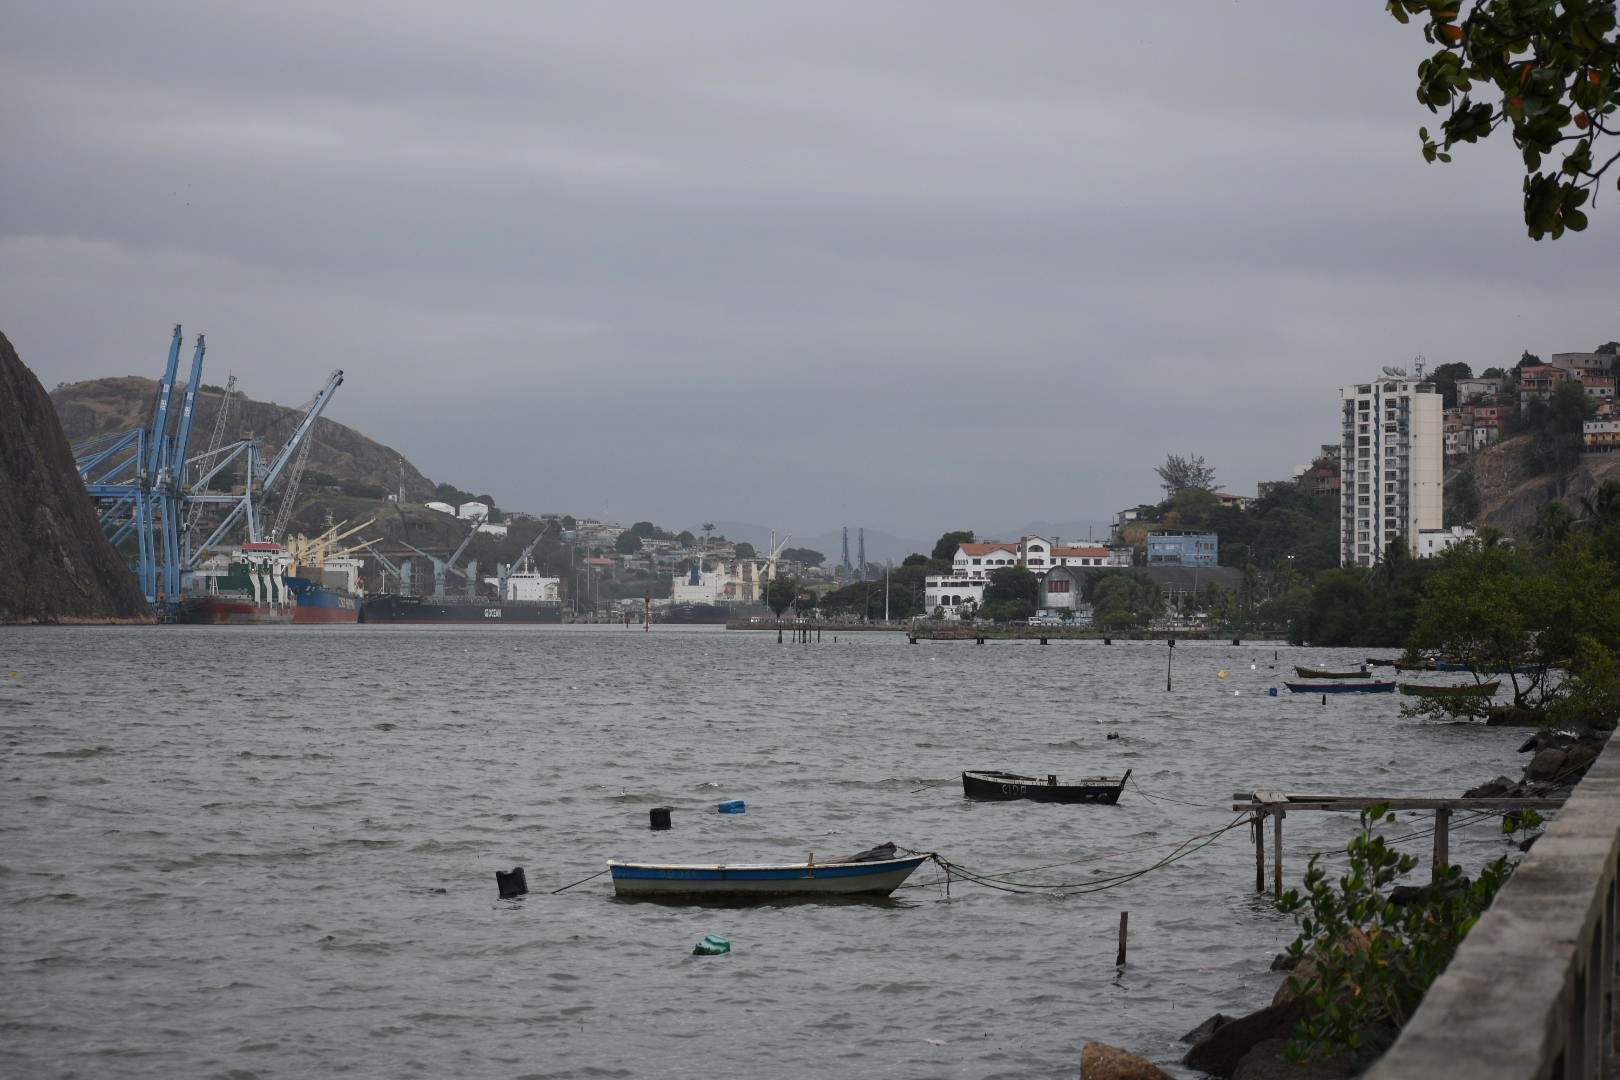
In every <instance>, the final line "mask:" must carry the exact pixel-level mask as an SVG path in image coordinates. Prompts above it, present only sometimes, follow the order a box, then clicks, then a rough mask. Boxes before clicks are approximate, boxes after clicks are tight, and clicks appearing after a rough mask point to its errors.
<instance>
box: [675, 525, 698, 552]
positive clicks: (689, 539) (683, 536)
mask: <svg viewBox="0 0 1620 1080" xmlns="http://www.w3.org/2000/svg"><path fill="white" fill-rule="evenodd" d="M675 542H676V543H677V544H679V545H681V547H683V548H689V547H696V546H697V537H695V536H693V535H692V530H691V529H682V530H681V531H680V534H679V535H677V536H676V537H675Z"/></svg>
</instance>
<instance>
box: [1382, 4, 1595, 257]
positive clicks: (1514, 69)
mask: <svg viewBox="0 0 1620 1080" xmlns="http://www.w3.org/2000/svg"><path fill="white" fill-rule="evenodd" d="M1386 6H1387V8H1388V9H1389V11H1390V13H1391V14H1392V15H1394V16H1395V18H1396V19H1397V20H1399V21H1400V22H1402V23H1405V22H1408V21H1409V20H1410V18H1411V16H1413V15H1417V16H1419V17H1420V18H1422V19H1426V20H1427V23H1426V25H1425V26H1424V28H1423V36H1424V39H1425V40H1427V41H1428V42H1430V43H1431V44H1433V45H1436V46H1438V47H1439V48H1438V50H1437V51H1436V52H1435V53H1434V54H1433V55H1432V56H1430V57H1429V58H1428V59H1427V60H1425V61H1423V62H1422V63H1421V64H1419V65H1418V89H1417V98H1418V101H1419V103H1421V104H1422V105H1425V106H1427V107H1428V109H1429V111H1430V112H1433V113H1439V112H1440V110H1441V109H1445V110H1446V118H1445V119H1444V120H1442V121H1441V123H1440V139H1439V141H1438V142H1437V141H1436V140H1435V139H1434V138H1431V137H1430V135H1429V129H1428V128H1426V127H1424V128H1419V129H1418V137H1419V138H1421V139H1422V140H1423V157H1424V159H1425V160H1427V161H1429V162H1435V161H1442V162H1448V161H1450V160H1451V152H1450V151H1451V148H1452V147H1453V146H1455V145H1457V144H1458V143H1473V142H1478V141H1479V140H1480V139H1484V138H1487V137H1489V136H1490V135H1491V133H1492V132H1494V131H1495V130H1497V129H1498V128H1499V127H1502V126H1504V125H1506V126H1507V127H1509V128H1510V129H1511V131H1512V133H1513V142H1514V144H1515V145H1516V146H1517V147H1518V148H1519V152H1520V154H1521V155H1522V157H1523V159H1524V171H1525V176H1524V185H1523V190H1524V223H1525V226H1526V228H1527V229H1528V230H1529V234H1530V238H1531V239H1532V240H1540V239H1541V238H1542V237H1543V236H1547V235H1551V236H1552V238H1553V239H1555V240H1556V239H1558V238H1559V237H1560V236H1562V235H1563V234H1564V230H1565V229H1572V230H1574V231H1576V232H1579V231H1580V230H1582V229H1584V228H1586V213H1585V211H1583V210H1582V209H1581V207H1582V206H1583V205H1584V204H1585V203H1586V202H1587V200H1588V198H1590V196H1591V195H1592V193H1593V192H1594V191H1595V190H1596V189H1597V186H1598V184H1599V183H1601V182H1602V179H1603V174H1604V172H1605V171H1607V170H1608V168H1609V167H1610V166H1611V165H1613V164H1614V163H1615V161H1616V159H1620V153H1616V154H1614V155H1613V156H1611V157H1608V158H1607V159H1604V158H1602V156H1601V155H1602V154H1603V153H1607V152H1608V149H1609V148H1608V147H1607V146H1605V147H1604V149H1603V150H1602V151H1601V152H1600V151H1597V149H1596V148H1597V144H1598V142H1599V140H1600V139H1601V138H1605V137H1608V136H1613V135H1616V134H1620V125H1617V124H1616V120H1615V113H1616V110H1617V109H1620V39H1617V37H1616V35H1615V25H1616V23H1615V4H1614V2H1613V0H1562V2H1558V0H1473V2H1472V3H1471V4H1470V5H1469V6H1468V9H1467V11H1466V12H1464V11H1463V10H1462V4H1461V3H1460V2H1459V0H1388V2H1387V4H1386ZM1459 17H1460V18H1459ZM1476 84H1477V85H1478V87H1479V90H1480V92H1481V93H1482V95H1484V96H1486V97H1488V98H1490V99H1491V100H1481V101H1476V100H1474V96H1473V95H1474V93H1475V88H1476ZM1555 149H1557V150H1559V151H1560V152H1561V153H1562V155H1563V156H1562V159H1561V160H1560V161H1559V162H1557V167H1556V168H1555V169H1554V168H1551V167H1550V166H1551V165H1552V163H1551V162H1549V163H1548V164H1549V169H1548V170H1547V171H1545V172H1544V171H1542V163H1543V162H1542V159H1543V157H1544V156H1545V155H1550V154H1552V153H1553V151H1554V150H1555ZM1595 154H1596V155H1597V156H1594V155H1595Z"/></svg>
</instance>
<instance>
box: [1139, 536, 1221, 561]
mask: <svg viewBox="0 0 1620 1080" xmlns="http://www.w3.org/2000/svg"><path fill="white" fill-rule="evenodd" d="M1219 556H1220V541H1219V540H1218V539H1217V538H1216V536H1215V534H1214V533H1212V532H1192V531H1188V530H1175V531H1165V532H1151V533H1148V537H1147V561H1148V565H1149V566H1214V565H1216V564H1217V563H1219V562H1220V558H1219Z"/></svg>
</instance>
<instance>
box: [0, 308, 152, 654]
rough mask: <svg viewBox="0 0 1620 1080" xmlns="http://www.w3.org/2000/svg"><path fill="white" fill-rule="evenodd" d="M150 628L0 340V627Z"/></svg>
mask: <svg viewBox="0 0 1620 1080" xmlns="http://www.w3.org/2000/svg"><path fill="white" fill-rule="evenodd" d="M151 620H152V615H151V612H150V610H149V609H148V608H147V606H146V601H145V600H144V599H143V598H142V596H141V594H140V590H139V589H138V588H137V586H136V584H135V576H134V575H133V574H131V573H130V572H129V567H128V566H126V565H125V564H124V560H123V559H122V558H120V557H119V555H118V553H117V552H115V551H114V550H113V548H112V545H111V544H109V543H108V542H107V538H106V537H105V536H104V535H102V532H101V527H100V525H99V524H98V523H97V521H96V512H95V507H94V505H93V504H92V503H91V501H90V497H89V496H88V495H87V494H86V493H85V490H84V484H83V482H82V481H80V479H79V474H78V471H77V470H76V469H75V468H74V466H73V452H72V450H71V449H70V448H69V447H68V442H67V439H66V438H65V437H64V436H63V435H62V426H61V424H60V423H59V422H58V421H57V418H56V410H55V409H54V408H52V406H51V401H50V398H49V397H47V396H46V394H45V388H44V387H43V386H41V385H40V384H39V380H38V379H37V378H35V377H34V373H33V372H32V371H29V370H28V368H27V366H26V365H24V364H23V362H22V360H20V359H19V358H18V356H17V352H16V350H15V349H13V348H12V346H11V342H10V341H8V340H7V339H6V337H5V335H4V334H0V623H50V622H150V621H151Z"/></svg>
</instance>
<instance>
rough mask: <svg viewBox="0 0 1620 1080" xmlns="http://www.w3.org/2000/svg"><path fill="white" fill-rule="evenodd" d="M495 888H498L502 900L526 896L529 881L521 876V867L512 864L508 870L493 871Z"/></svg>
mask: <svg viewBox="0 0 1620 1080" xmlns="http://www.w3.org/2000/svg"><path fill="white" fill-rule="evenodd" d="M495 888H497V889H499V890H500V893H501V899H502V900H510V899H512V898H513V897H515V896H527V895H528V893H529V882H528V879H527V878H525V877H524V876H523V867H521V866H514V867H512V869H510V870H497V871H495Z"/></svg>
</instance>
